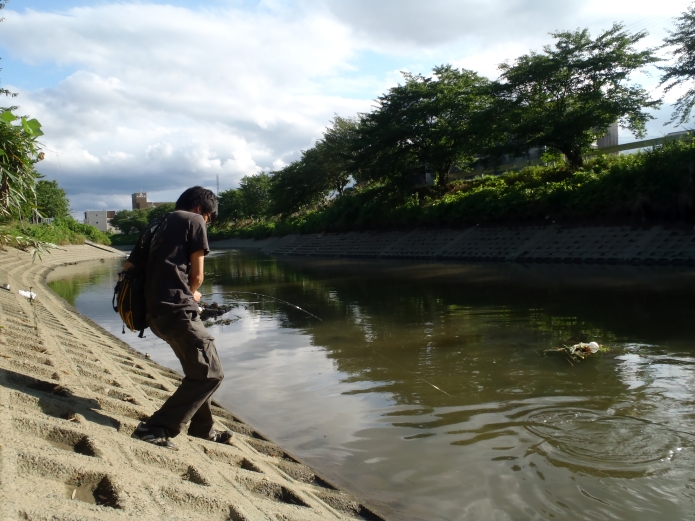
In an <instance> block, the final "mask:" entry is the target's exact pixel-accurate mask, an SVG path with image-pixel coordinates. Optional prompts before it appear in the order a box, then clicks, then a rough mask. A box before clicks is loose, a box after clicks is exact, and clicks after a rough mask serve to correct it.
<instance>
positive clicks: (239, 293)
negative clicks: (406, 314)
mask: <svg viewBox="0 0 695 521" xmlns="http://www.w3.org/2000/svg"><path fill="white" fill-rule="evenodd" d="M229 294H231V295H237V294H238V295H255V296H257V297H262V298H269V299H271V300H274V301H276V302H280V303H282V304H286V305H288V306H291V307H293V308H295V309H298V310H299V311H302V312H303V313H306V314H307V315H309V316H311V317H314V318H315V319H316V320H318V321H319V322H324V320H323V319H322V318H321V317H317V316H316V315H314V314H313V313H311V312H309V311H307V310H306V309H304V308H300V307H299V306H297V305H296V304H292V303H291V302H288V301H286V300H282V299H279V298H277V297H273V296H272V295H265V294H263V293H256V292H253V291H236V290H226V291H213V292H212V293H203V294H202V295H201V297H210V296H212V295H229ZM324 323H325V322H324ZM329 326H330V324H329ZM330 327H332V328H334V329H336V330H337V328H336V327H335V326H330ZM367 349H369V350H370V351H372V352H373V353H374V354H375V355H377V356H379V357H381V358H382V359H383V360H386V361H387V362H388V363H390V364H391V365H393V366H395V367H398V368H399V369H401V370H402V371H405V372H406V373H409V374H411V375H413V376H414V377H415V378H417V379H418V380H420V381H421V382H424V383H426V384H427V385H429V386H430V387H433V388H434V389H436V390H437V391H439V392H442V393H444V394H446V395H447V396H451V395H450V394H449V393H447V392H446V391H445V390H444V389H441V388H440V387H437V386H436V385H434V384H433V383H432V382H429V381H427V380H425V379H424V378H423V377H422V376H419V375H418V374H416V373H414V372H413V371H411V370H410V369H407V368H406V367H403V366H402V365H400V364H399V363H397V362H394V361H393V360H391V359H390V358H388V357H387V356H385V355H383V354H382V353H380V352H378V351H377V350H376V349H374V348H373V347H367Z"/></svg>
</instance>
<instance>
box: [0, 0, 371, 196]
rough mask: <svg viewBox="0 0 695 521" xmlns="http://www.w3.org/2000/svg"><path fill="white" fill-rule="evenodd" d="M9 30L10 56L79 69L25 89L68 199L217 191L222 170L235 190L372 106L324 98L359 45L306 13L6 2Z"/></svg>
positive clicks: (3, 38) (24, 99)
mask: <svg viewBox="0 0 695 521" xmlns="http://www.w3.org/2000/svg"><path fill="white" fill-rule="evenodd" d="M2 29H3V31H2V33H0V43H2V44H3V45H4V46H5V47H6V48H7V49H8V53H9V56H10V58H12V59H15V60H23V61H25V62H29V63H33V64H35V65H41V64H42V63H56V64H60V65H64V66H69V67H72V68H73V69H74V70H77V72H74V73H73V74H71V75H70V76H69V77H67V78H66V79H65V80H63V81H62V82H60V83H59V84H58V85H57V86H55V87H52V88H45V89H39V90H36V91H32V92H22V91H21V90H19V92H20V98H19V100H20V102H21V111H22V112H23V113H29V114H32V115H33V116H36V117H38V118H39V120H40V121H41V122H42V124H43V126H44V131H45V133H46V136H45V137H44V143H45V144H46V146H47V148H48V149H49V150H50V151H53V152H54V153H48V154H47V159H46V160H45V161H44V162H43V163H42V164H41V165H40V167H39V168H40V170H41V171H42V172H43V173H45V174H47V175H49V176H52V177H55V178H57V179H59V181H60V182H61V184H63V185H64V186H65V187H66V188H67V190H68V193H69V194H71V195H73V194H78V193H87V194H90V193H91V194H101V195H109V194H112V195H116V194H119V193H120V194H127V193H130V192H132V191H135V190H136V189H137V190H139V189H144V190H147V191H153V190H157V189H159V190H162V189H165V187H171V188H172V189H178V190H179V191H180V190H181V189H183V188H185V187H186V186H190V185H191V184H192V182H194V183H200V184H203V185H207V186H211V187H212V186H214V184H215V176H216V175H217V174H219V175H220V176H221V179H222V185H223V186H222V187H223V188H227V187H230V186H232V185H235V184H236V183H237V182H238V180H239V179H240V178H241V177H242V176H243V175H249V174H254V173H256V172H258V171H260V170H261V169H264V168H265V169H268V168H271V166H272V165H273V164H274V163H275V164H280V163H278V161H280V162H285V163H286V162H289V160H291V159H292V158H293V157H294V156H296V154H297V151H298V150H299V149H301V148H306V147H307V146H309V145H310V144H311V143H312V141H313V139H315V138H316V137H317V136H318V135H319V134H320V131H321V129H322V128H323V127H324V125H325V124H326V122H327V121H328V120H329V119H330V118H331V116H332V115H333V113H334V112H339V113H342V114H345V115H351V114H353V113H355V112H356V111H358V110H363V109H364V108H366V107H367V106H368V103H369V101H368V100H351V99H346V98H339V97H335V96H327V95H324V94H322V92H321V91H322V88H321V82H322V81H323V80H324V79H327V78H331V77H333V76H335V75H338V74H339V73H340V72H341V70H344V69H345V68H347V66H348V65H347V64H348V60H349V59H350V57H351V56H352V54H353V52H354V46H353V45H352V43H351V41H350V38H349V34H348V33H349V30H348V28H346V27H345V26H344V25H341V24H340V23H339V22H337V21H335V20H333V19H331V18H327V17H325V16H319V15H314V14H311V13H308V14H305V15H303V16H301V17H290V18H279V17H277V16H276V15H274V14H273V13H268V12H264V13H261V12H245V11H241V10H236V9H224V10H222V9H219V10H202V11H192V10H188V9H183V8H177V7H171V6H161V5H142V4H130V5H129V4H120V5H101V6H98V7H90V8H76V9H71V10H68V11H65V12H62V13H44V12H36V11H26V12H24V13H18V12H11V11H10V12H7V20H6V21H5V23H4V24H3V26H2ZM8 84H10V85H9V86H10V87H11V81H9V82H8ZM16 90H17V89H16ZM121 199H123V198H120V199H118V200H121ZM106 200H109V199H108V197H107V198H106ZM110 200H114V199H110ZM123 200H125V199H123ZM73 206H74V203H73Z"/></svg>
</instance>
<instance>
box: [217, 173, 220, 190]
mask: <svg viewBox="0 0 695 521" xmlns="http://www.w3.org/2000/svg"><path fill="white" fill-rule="evenodd" d="M217 195H220V174H217Z"/></svg>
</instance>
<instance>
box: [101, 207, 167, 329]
mask: <svg viewBox="0 0 695 521" xmlns="http://www.w3.org/2000/svg"><path fill="white" fill-rule="evenodd" d="M165 219H166V217H164V218H162V219H158V220H156V221H154V222H153V223H152V224H150V225H148V226H147V228H145V230H144V231H143V232H142V233H141V234H140V237H139V238H138V242H137V243H136V245H135V249H134V250H133V251H134V252H136V250H137V258H138V259H139V264H138V265H136V266H134V267H133V268H131V269H129V270H123V271H122V272H120V273H119V274H118V282H116V287H115V288H114V289H113V298H112V299H111V305H112V306H113V310H114V311H115V312H116V313H118V314H119V315H120V316H121V320H123V334H125V328H126V326H127V327H128V329H130V330H131V331H140V334H139V335H138V337H139V338H144V334H145V329H147V303H146V301H145V274H146V270H147V263H148V260H149V255H150V246H151V245H152V238H153V237H154V234H155V232H156V231H157V228H159V225H160V224H162V222H164V220H165Z"/></svg>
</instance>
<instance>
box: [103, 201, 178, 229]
mask: <svg viewBox="0 0 695 521" xmlns="http://www.w3.org/2000/svg"><path fill="white" fill-rule="evenodd" d="M175 208H176V203H162V204H160V205H159V206H155V207H154V208H150V209H149V211H148V212H147V223H148V224H149V223H153V222H154V221H155V219H159V218H160V217H164V216H165V215H166V214H168V213H169V212H173V211H174V209H175ZM111 222H112V223H113V219H112V220H111Z"/></svg>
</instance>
